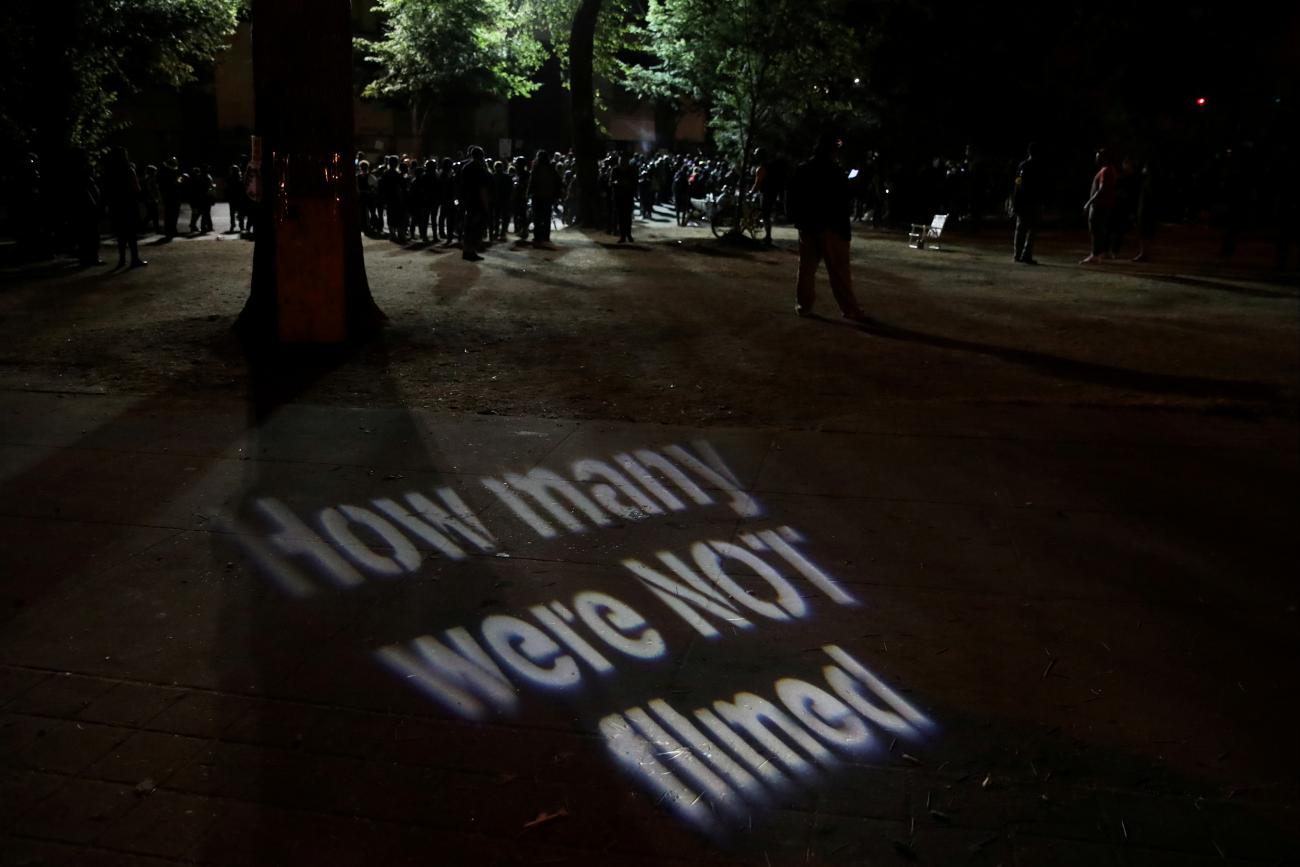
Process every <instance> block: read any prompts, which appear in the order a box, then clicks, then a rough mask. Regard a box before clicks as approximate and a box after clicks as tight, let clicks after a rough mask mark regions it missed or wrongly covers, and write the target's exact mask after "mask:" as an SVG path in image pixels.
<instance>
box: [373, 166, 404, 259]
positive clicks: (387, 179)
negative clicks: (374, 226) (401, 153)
mask: <svg viewBox="0 0 1300 867" xmlns="http://www.w3.org/2000/svg"><path fill="white" fill-rule="evenodd" d="M404 193H405V190H404V189H403V182H402V171H401V160H400V158H399V157H396V156H390V157H389V158H388V166H387V168H386V169H385V170H384V176H383V177H382V178H380V179H379V191H378V195H379V202H380V204H381V205H382V206H383V208H384V211H385V212H386V213H387V214H388V234H389V237H391V238H392V239H393V240H394V241H396V242H397V243H399V244H405V243H406V202H405V200H404Z"/></svg>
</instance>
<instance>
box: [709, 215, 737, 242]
mask: <svg viewBox="0 0 1300 867" xmlns="http://www.w3.org/2000/svg"><path fill="white" fill-rule="evenodd" d="M735 222H736V212H735V211H734V210H733V209H731V208H715V209H714V211H713V217H712V218H711V219H710V220H709V227H710V228H711V229H713V237H715V238H721V237H722V236H723V235H725V234H727V233H728V232H730V231H731V228H732V226H733V225H734V224H735Z"/></svg>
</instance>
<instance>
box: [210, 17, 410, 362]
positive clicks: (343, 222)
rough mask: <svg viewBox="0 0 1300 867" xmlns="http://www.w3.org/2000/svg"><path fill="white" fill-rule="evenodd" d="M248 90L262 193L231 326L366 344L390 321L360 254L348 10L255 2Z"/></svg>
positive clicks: (287, 337) (264, 334)
mask: <svg viewBox="0 0 1300 867" xmlns="http://www.w3.org/2000/svg"><path fill="white" fill-rule="evenodd" d="M253 90H254V99H255V112H256V118H255V123H256V128H257V133H258V135H259V136H260V138H261V154H262V157H261V160H262V164H261V179H260V181H261V183H260V187H261V193H262V195H261V201H260V202H259V203H258V204H257V205H256V206H255V211H254V213H255V214H256V223H255V230H254V236H255V238H256V243H255V246H254V249H253V280H252V288H251V291H250V293H249V296H248V301H247V302H246V303H245V305H244V310H243V312H242V313H240V315H239V321H238V322H237V323H236V327H237V328H238V329H239V330H240V331H241V332H242V333H243V334H245V335H246V336H247V337H249V338H251V339H253V340H255V341H257V342H270V343H289V344H337V343H344V342H349V341H355V340H359V339H363V338H365V337H367V336H369V335H371V334H373V333H374V332H375V330H376V329H377V328H378V326H379V325H380V323H381V322H383V321H384V319H385V318H386V317H385V316H384V314H383V313H382V312H381V311H380V309H379V308H378V306H376V304H375V302H374V298H373V297H372V296H371V294H370V284H369V282H368V281H367V280H366V266H365V261H364V259H363V256H362V250H361V225H360V212H359V210H358V203H357V187H356V177H355V167H354V166H353V164H352V152H353V148H352V145H353V117H352V101H353V93H352V14H351V5H350V3H349V2H348V0H255V2H254V3H253Z"/></svg>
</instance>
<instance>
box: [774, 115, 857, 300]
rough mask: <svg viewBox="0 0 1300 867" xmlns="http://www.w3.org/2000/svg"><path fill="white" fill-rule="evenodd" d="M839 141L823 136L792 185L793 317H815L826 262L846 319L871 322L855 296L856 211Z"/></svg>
mask: <svg viewBox="0 0 1300 867" xmlns="http://www.w3.org/2000/svg"><path fill="white" fill-rule="evenodd" d="M839 148H840V140H839V139H838V138H836V137H835V136H830V135H823V136H822V137H821V139H820V140H819V141H818V142H817V147H816V149H815V150H814V151H813V155H812V158H811V159H809V160H806V161H805V162H802V163H800V164H799V167H798V168H797V169H796V170H795V173H794V178H793V180H792V181H791V183H790V209H791V213H792V215H793V216H794V224H795V228H797V229H798V230H799V277H798V280H797V282H796V284H795V312H796V313H798V314H799V315H800V316H809V315H811V314H812V312H813V301H814V299H815V297H816V296H815V292H814V288H815V283H816V279H817V266H818V265H819V264H820V263H821V261H822V260H823V259H825V260H826V271H827V274H828V275H829V277H830V282H831V292H832V293H833V294H834V295H835V301H836V303H837V304H839V306H840V312H841V313H843V314H844V318H846V319H850V320H853V321H854V322H864V321H866V319H867V317H866V314H864V313H863V312H862V308H861V307H859V306H858V299H857V298H856V297H855V296H854V294H853V275H852V272H851V271H850V269H849V240H850V239H851V238H852V230H851V228H850V226H849V215H850V210H851V208H852V201H851V197H850V190H849V182H848V177H847V176H846V175H845V172H844V169H843V168H841V166H840V164H839V161H838V160H837V159H836V153H837V152H838V151H839Z"/></svg>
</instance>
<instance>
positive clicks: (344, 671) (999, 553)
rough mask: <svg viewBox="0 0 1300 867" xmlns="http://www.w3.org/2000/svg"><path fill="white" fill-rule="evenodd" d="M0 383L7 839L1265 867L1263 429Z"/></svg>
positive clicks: (1286, 834) (1276, 796)
mask: <svg viewBox="0 0 1300 867" xmlns="http://www.w3.org/2000/svg"><path fill="white" fill-rule="evenodd" d="M0 405H2V406H3V416H0V419H2V425H0V431H2V432H3V446H2V447H0V455H2V456H3V457H2V459H0V467H2V472H3V488H2V490H3V497H2V498H0V502H2V503H3V518H0V523H2V525H3V528H4V529H3V538H4V540H5V543H4V552H3V555H0V556H2V558H0V568H2V569H3V575H4V577H5V581H4V584H3V585H2V587H3V594H4V596H3V599H2V600H0V601H2V602H3V606H4V607H3V617H4V620H3V621H0V623H2V624H3V627H2V628H0V660H2V661H3V665H0V761H2V762H3V767H2V768H0V781H2V784H0V798H2V799H3V800H2V801H0V817H3V818H2V819H0V822H3V826H2V827H0V832H3V833H4V834H5V835H6V836H5V837H3V838H0V851H2V852H3V853H4V854H3V857H0V861H2V862H3V863H4V864H5V865H10V864H96V865H104V864H166V863H193V862H198V863H218V864H231V865H247V864H312V865H322V864H365V865H370V864H432V863H446V864H500V863H572V864H652V863H748V864H768V863H770V864H805V863H834V864H838V863H845V864H863V863H870V864H892V863H900V864H903V863H913V862H918V863H928V864H967V863H970V864H1007V865H1010V864H1018V865H1028V864H1043V865H1068V864H1086V865H1100V864H1125V865H1135V864H1153V865H1155V864H1160V865H1164V864H1169V865H1175V864H1178V865H1183V864H1202V863H1203V864H1220V863H1224V859H1225V858H1226V860H1227V861H1228V862H1229V863H1265V864H1274V863H1294V859H1295V857H1296V852H1297V842H1296V832H1295V828H1296V806H1297V793H1296V768H1297V761H1296V759H1297V756H1296V739H1295V734H1294V732H1295V728H1294V726H1295V723H1296V718H1297V714H1296V682H1295V677H1294V675H1295V671H1296V666H1295V662H1296V649H1297V648H1296V640H1297V639H1296V628H1295V627H1296V607H1295V606H1296V593H1295V583H1294V577H1293V575H1292V574H1291V571H1290V570H1291V567H1293V566H1294V565H1295V563H1296V562H1297V558H1296V552H1297V535H1296V532H1295V530H1296V526H1297V503H1296V500H1295V498H1294V495H1295V493H1296V491H1297V456H1296V450H1297V449H1296V441H1295V434H1294V427H1293V426H1292V425H1291V424H1289V423H1284V422H1270V421H1235V420H1231V419H1215V418H1211V417H1206V416H1196V415H1185V416H1180V415H1178V414H1174V413H1169V414H1165V413H1159V412H1149V413H1143V414H1142V419H1143V421H1142V422H1141V423H1140V424H1138V423H1135V422H1134V421H1133V417H1132V415H1125V416H1124V417H1123V422H1122V424H1121V422H1120V421H1119V417H1118V416H1116V415H1115V414H1108V413H1106V412H1102V411H1096V412H1088V411H1083V410H1074V411H1070V410H1045V409H1044V410H1031V409H1024V410H1007V409H1005V408H1000V409H999V410H998V411H997V413H996V414H994V413H992V412H989V413H988V414H987V415H986V416H981V414H980V413H979V411H977V410H972V409H969V408H966V409H963V410H961V411H960V412H959V413H957V412H954V413H952V414H949V415H945V414H943V413H941V412H938V411H934V410H926V411H920V410H911V411H906V412H905V411H902V410H898V411H893V412H890V413H887V414H885V415H883V416H882V417H881V418H880V420H879V422H878V423H875V424H868V425H864V426H863V427H861V429H858V430H842V431H834V432H832V431H820V432H786V431H775V430H753V429H724V428H710V429H706V430H694V429H689V428H672V427H664V426H658V425H637V424H606V423H598V422H571V421H562V420H553V419H550V420H540V419H530V418H506V417H492V416H468V417H467V416H450V415H439V414H434V413H427V412H419V411H410V412H408V411H399V410H391V409H390V410H377V409H357V410H345V409H342V410H341V409H338V408H324V407H313V406H306V405H295V404H288V405H284V406H281V407H277V408H274V409H270V410H267V411H265V412H262V413H259V414H256V415H253V414H250V412H249V411H248V409H247V408H245V407H243V406H241V405H237V404H220V403H215V404H214V403H202V404H200V403H186V402H185V401H178V400H175V399H170V398H156V399H139V400H131V399H124V398H115V397H103V396H90V395H77V394H51V393H23V392H7V393H4V394H3V395H2V396H0ZM1288 858H1290V859H1292V860H1290V861H1288V860H1286V859H1288ZM1279 859H1281V861H1279Z"/></svg>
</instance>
